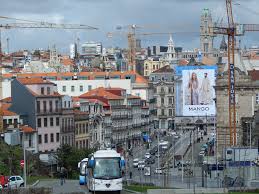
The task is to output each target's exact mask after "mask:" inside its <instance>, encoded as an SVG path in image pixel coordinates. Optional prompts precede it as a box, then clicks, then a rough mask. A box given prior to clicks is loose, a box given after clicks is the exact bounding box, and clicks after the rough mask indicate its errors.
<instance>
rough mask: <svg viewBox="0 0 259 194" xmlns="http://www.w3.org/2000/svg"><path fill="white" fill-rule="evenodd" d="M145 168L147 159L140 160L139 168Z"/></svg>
mask: <svg viewBox="0 0 259 194" xmlns="http://www.w3.org/2000/svg"><path fill="white" fill-rule="evenodd" d="M144 168H145V161H144V160H140V161H139V162H138V170H143V169H144Z"/></svg>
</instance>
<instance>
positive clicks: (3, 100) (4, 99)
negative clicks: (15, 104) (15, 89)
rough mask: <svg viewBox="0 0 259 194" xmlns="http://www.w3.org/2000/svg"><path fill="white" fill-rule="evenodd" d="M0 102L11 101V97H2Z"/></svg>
mask: <svg viewBox="0 0 259 194" xmlns="http://www.w3.org/2000/svg"><path fill="white" fill-rule="evenodd" d="M0 102H3V103H12V97H7V98H3V99H2V100H0Z"/></svg>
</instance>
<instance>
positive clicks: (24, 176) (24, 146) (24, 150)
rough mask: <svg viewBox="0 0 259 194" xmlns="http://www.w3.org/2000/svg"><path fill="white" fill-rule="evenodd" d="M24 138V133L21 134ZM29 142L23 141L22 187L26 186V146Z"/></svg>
mask: <svg viewBox="0 0 259 194" xmlns="http://www.w3.org/2000/svg"><path fill="white" fill-rule="evenodd" d="M23 135H24V137H23V139H24V138H25V134H23ZM28 144H29V142H28V141H25V140H24V141H23V160H24V167H23V179H24V188H26V187H27V173H26V171H27V164H26V148H27V147H28Z"/></svg>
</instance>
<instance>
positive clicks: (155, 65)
mask: <svg viewBox="0 0 259 194" xmlns="http://www.w3.org/2000/svg"><path fill="white" fill-rule="evenodd" d="M166 65H169V62H168V61H167V60H163V59H161V58H160V59H159V58H158V57H157V58H148V59H147V60H145V61H144V76H147V77H148V76H149V75H150V74H151V73H152V72H154V71H156V70H158V69H160V68H162V67H164V66H166Z"/></svg>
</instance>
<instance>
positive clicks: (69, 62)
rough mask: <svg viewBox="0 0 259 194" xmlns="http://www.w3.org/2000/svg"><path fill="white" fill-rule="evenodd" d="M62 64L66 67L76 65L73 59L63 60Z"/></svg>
mask: <svg viewBox="0 0 259 194" xmlns="http://www.w3.org/2000/svg"><path fill="white" fill-rule="evenodd" d="M61 63H62V64H63V65H65V66H71V65H74V64H75V63H74V61H73V60H71V59H66V58H64V59H62V60H61Z"/></svg>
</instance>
